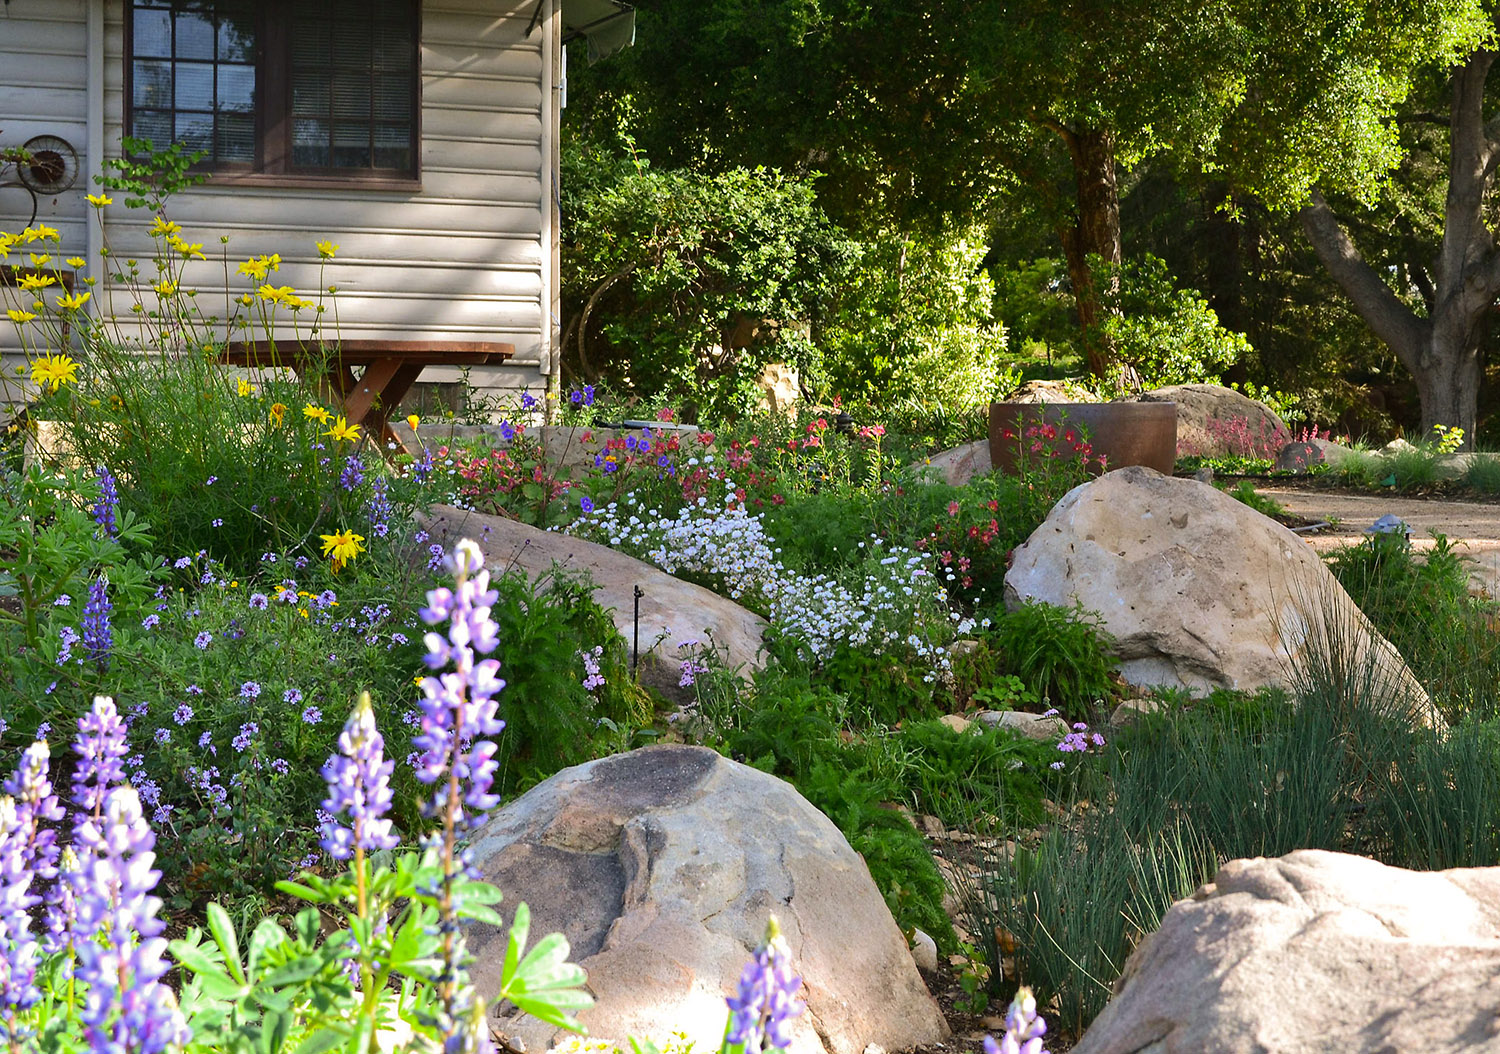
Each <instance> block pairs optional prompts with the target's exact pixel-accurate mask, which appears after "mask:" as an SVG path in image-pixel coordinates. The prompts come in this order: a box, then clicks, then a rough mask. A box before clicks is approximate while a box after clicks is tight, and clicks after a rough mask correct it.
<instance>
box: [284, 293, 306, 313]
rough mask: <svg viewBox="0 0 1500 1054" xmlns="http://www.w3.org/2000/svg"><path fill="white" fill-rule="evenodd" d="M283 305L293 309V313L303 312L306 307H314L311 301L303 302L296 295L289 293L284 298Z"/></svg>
mask: <svg viewBox="0 0 1500 1054" xmlns="http://www.w3.org/2000/svg"><path fill="white" fill-rule="evenodd" d="M283 303H285V304H286V306H287V307H289V308H291V309H292V310H293V311H301V310H302V309H303V308H304V307H312V301H311V300H303V299H302V298H301V297H300V296H297V295H296V294H295V293H288V294H287V295H286V296H285V297H284V298H283Z"/></svg>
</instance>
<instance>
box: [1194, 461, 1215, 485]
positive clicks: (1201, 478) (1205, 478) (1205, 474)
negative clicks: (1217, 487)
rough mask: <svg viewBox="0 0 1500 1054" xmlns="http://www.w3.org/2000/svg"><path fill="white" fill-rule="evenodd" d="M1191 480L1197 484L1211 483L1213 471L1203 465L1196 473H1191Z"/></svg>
mask: <svg viewBox="0 0 1500 1054" xmlns="http://www.w3.org/2000/svg"><path fill="white" fill-rule="evenodd" d="M1193 478H1194V479H1196V480H1197V481H1198V482H1199V483H1212V482H1213V481H1214V470H1213V469H1212V468H1211V467H1209V466H1208V465H1204V466H1203V467H1202V468H1200V469H1199V470H1198V471H1197V472H1194V473H1193Z"/></svg>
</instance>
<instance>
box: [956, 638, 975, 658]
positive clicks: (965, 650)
mask: <svg viewBox="0 0 1500 1054" xmlns="http://www.w3.org/2000/svg"><path fill="white" fill-rule="evenodd" d="M978 650H979V642H978V641H977V640H974V639H973V638H971V637H960V638H959V639H958V640H956V641H954V642H953V643H952V644H950V645H948V654H949V655H951V656H952V657H953V658H955V659H956V658H958V657H959V656H960V655H972V654H974V653H975V652H976V651H978Z"/></svg>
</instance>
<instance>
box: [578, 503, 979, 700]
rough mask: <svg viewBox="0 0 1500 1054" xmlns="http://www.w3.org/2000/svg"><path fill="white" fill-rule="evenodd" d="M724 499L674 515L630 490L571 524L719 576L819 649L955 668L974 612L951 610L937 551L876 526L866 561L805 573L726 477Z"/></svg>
mask: <svg viewBox="0 0 1500 1054" xmlns="http://www.w3.org/2000/svg"><path fill="white" fill-rule="evenodd" d="M725 482H726V486H727V491H728V493H727V494H726V495H725V496H724V498H723V500H722V501H721V502H718V503H715V502H713V501H710V500H709V499H708V498H699V499H698V501H697V502H696V503H695V504H693V505H689V506H687V507H686V508H684V509H682V510H681V511H679V512H678V513H677V515H676V516H675V517H668V516H664V515H663V514H662V513H661V512H660V511H658V510H656V509H639V508H637V507H635V506H634V504H633V502H632V495H630V494H627V495H625V496H624V497H623V498H622V499H621V501H618V502H611V503H610V504H608V505H606V506H603V507H601V508H598V509H595V510H594V511H593V512H592V513H590V514H588V515H585V516H584V517H582V518H581V519H579V520H577V521H576V522H575V523H573V524H572V525H571V526H570V527H568V528H567V529H568V531H569V532H570V533H573V534H578V535H583V536H586V537H589V538H591V539H593V540H595V541H599V542H603V543H606V544H608V545H609V546H611V547H612V548H616V549H620V550H623V551H626V552H629V553H631V554H632V555H634V556H637V557H639V558H640V559H643V560H646V561H648V562H650V563H653V564H655V565H656V566H657V567H659V568H661V569H662V570H663V571H666V572H667V573H668V574H673V575H679V576H684V575H685V576H687V577H690V578H694V579H698V580H707V581H709V582H711V583H712V584H713V585H714V587H715V588H716V589H717V591H719V592H721V593H723V594H724V595H726V596H728V597H731V598H732V599H735V600H738V601H740V602H742V603H745V604H747V605H748V606H751V607H755V608H758V609H759V610H761V611H764V612H765V613H766V614H767V617H768V618H769V620H770V621H771V623H772V624H773V625H775V626H776V627H777V629H778V630H780V631H781V632H782V633H784V634H788V635H791V636H794V637H795V638H797V639H798V640H799V641H801V642H802V644H803V645H804V646H805V647H806V648H807V649H808V651H809V652H810V653H811V654H812V656H813V657H814V658H815V659H826V658H828V657H829V656H830V655H832V654H833V653H834V652H835V651H836V650H837V649H838V648H839V647H841V646H848V647H852V648H860V649H865V650H869V651H873V652H874V653H875V654H881V653H883V652H886V651H889V650H894V649H899V650H901V651H902V652H903V653H904V654H905V655H907V656H909V658H910V660H911V661H913V662H914V663H916V664H918V665H920V666H921V667H923V668H924V669H923V674H924V679H925V680H927V681H928V682H933V681H936V680H938V679H939V678H941V677H944V676H945V675H946V674H947V672H948V670H949V668H950V663H949V658H948V652H947V648H946V645H947V644H948V643H949V642H950V641H951V640H952V639H953V637H954V635H955V634H958V633H964V632H967V631H968V630H969V629H970V628H972V626H971V625H970V624H969V623H968V620H963V621H959V620H958V616H957V615H951V614H949V613H948V612H947V608H946V602H945V593H944V592H943V589H942V587H941V586H940V585H939V584H938V581H937V578H936V576H935V575H934V573H933V568H932V563H933V560H932V557H930V556H929V555H927V554H925V553H920V552H917V551H915V550H912V549H906V548H902V547H887V546H885V544H884V543H883V542H881V541H880V539H879V538H878V537H876V536H874V535H872V536H871V538H870V540H869V542H868V543H865V542H861V543H860V544H861V547H862V548H864V549H865V550H866V552H867V553H868V556H867V558H866V560H865V562H864V564H863V566H862V567H860V568H858V569H856V570H855V572H854V573H852V574H849V575H846V576H843V577H841V578H836V577H832V576H829V575H823V574H818V575H803V574H799V573H797V572H795V571H792V570H790V569H789V568H787V567H786V566H784V565H783V564H782V562H781V558H780V553H781V549H780V548H779V547H778V546H776V545H775V543H774V540H773V539H772V538H771V537H770V536H769V535H767V534H766V531H765V527H764V525H763V524H762V522H761V518H760V516H759V515H758V514H752V513H750V512H749V511H748V510H747V509H746V508H745V507H744V505H743V503H741V502H739V501H738V500H737V499H736V498H735V494H734V491H735V484H734V482H733V481H729V480H726V481H725Z"/></svg>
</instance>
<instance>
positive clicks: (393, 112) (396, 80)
mask: <svg viewBox="0 0 1500 1054" xmlns="http://www.w3.org/2000/svg"><path fill="white" fill-rule="evenodd" d="M375 116H376V117H383V118H386V119H387V120H398V121H400V120H409V119H410V118H411V78H410V77H377V78H376V80H375Z"/></svg>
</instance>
